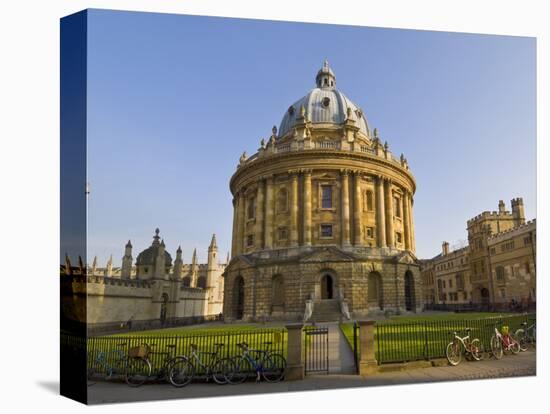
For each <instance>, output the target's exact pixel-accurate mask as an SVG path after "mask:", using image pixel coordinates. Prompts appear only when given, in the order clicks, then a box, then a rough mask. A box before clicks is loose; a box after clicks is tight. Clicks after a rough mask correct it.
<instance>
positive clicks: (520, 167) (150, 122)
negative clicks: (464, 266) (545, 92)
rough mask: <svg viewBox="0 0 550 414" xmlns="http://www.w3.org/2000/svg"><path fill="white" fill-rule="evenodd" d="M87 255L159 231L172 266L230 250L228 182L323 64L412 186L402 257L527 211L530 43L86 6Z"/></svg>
mask: <svg viewBox="0 0 550 414" xmlns="http://www.w3.org/2000/svg"><path fill="white" fill-rule="evenodd" d="M88 35H89V38H88V154H87V155H88V180H89V181H90V182H91V189H92V193H91V196H90V198H89V213H88V231H89V242H88V252H89V257H93V256H94V255H97V256H98V257H99V261H100V263H101V264H103V263H104V262H105V261H106V260H107V258H108V257H109V255H110V254H111V253H112V254H113V258H114V261H115V264H118V263H120V258H121V257H122V255H123V253H124V244H125V243H126V241H127V240H128V239H131V240H132V243H133V245H134V257H135V256H136V255H137V253H138V252H139V251H141V250H143V249H144V248H146V247H147V246H149V244H150V242H151V239H152V236H153V233H154V229H155V228H156V227H159V228H160V230H161V236H163V237H164V239H165V242H166V244H167V249H168V250H169V251H170V253H171V254H172V255H173V256H175V250H176V248H177V246H178V245H181V246H182V249H183V254H184V261H190V258H191V253H192V249H193V248H194V247H197V249H198V253H199V259H201V260H205V258H206V248H207V246H208V244H209V242H210V238H211V236H212V233H216V235H217V241H218V246H219V247H220V250H221V256H222V257H225V254H226V253H227V251H228V250H229V248H230V244H231V242H230V240H231V226H232V205H231V194H230V191H229V187H228V183H229V178H230V176H231V175H232V174H233V172H234V171H235V166H236V164H237V162H238V158H239V156H240V154H241V153H242V152H243V151H244V150H246V151H247V153H248V154H251V153H253V152H255V151H256V149H257V148H258V146H259V141H260V139H261V138H267V137H268V136H269V134H270V131H271V128H272V126H273V125H277V126H279V123H280V121H281V118H282V116H283V114H284V112H285V111H286V109H287V108H288V107H289V105H290V104H292V103H293V102H294V101H295V100H297V99H298V98H300V97H301V96H303V95H305V94H306V93H307V92H308V91H309V90H310V89H311V88H313V87H314V80H315V74H316V73H317V70H318V69H319V68H320V67H321V65H322V62H323V60H324V59H325V58H326V59H328V61H329V63H330V65H331V67H332V68H333V70H334V72H335V74H336V79H337V87H338V89H340V90H341V91H342V92H344V93H345V94H346V95H347V96H348V97H349V98H350V99H351V100H352V101H354V102H355V103H356V104H357V105H359V106H360V107H361V108H362V109H363V110H364V111H365V114H366V117H367V119H368V120H369V123H370V125H371V127H376V128H378V130H379V132H380V135H381V137H382V139H383V140H387V141H388V143H389V145H390V150H392V151H393V152H394V154H395V155H397V156H399V154H401V153H404V154H405V156H406V157H407V159H408V161H409V165H410V167H411V170H412V172H413V174H414V175H415V177H416V180H417V192H416V195H415V205H414V212H415V217H414V219H415V225H416V227H415V228H416V230H415V231H416V239H417V256H418V257H420V258H428V257H432V256H434V255H435V254H437V253H438V252H439V250H440V248H441V242H442V241H443V240H447V241H449V242H450V243H451V245H452V244H454V243H456V242H458V241H459V240H464V239H466V238H467V235H466V220H467V219H468V218H470V217H472V216H474V215H477V214H478V213H480V212H482V211H484V210H496V209H497V205H498V200H499V199H503V200H504V201H505V202H506V205H507V207H508V209H509V208H510V199H511V198H514V197H517V196H521V197H523V199H524V202H525V210H526V215H527V217H528V218H533V217H535V216H536V130H535V125H536V123H535V122H536V118H535V108H536V107H535V104H536V94H535V93H536V92H535V91H536V84H535V79H536V77H535V56H536V55H535V50H536V44H535V40H534V39H533V38H524V37H523V38H522V37H511V36H491V35H472V34H459V33H445V32H429V31H415V30H398V29H379V28H367V27H351V26H339V25H320V24H304V23H286V22H271V21H259V20H244V19H243V20H240V19H224V18H210V17H197V16H183V15H169V14H148V13H133V12H114V11H102V10H91V11H90V13H89V21H88Z"/></svg>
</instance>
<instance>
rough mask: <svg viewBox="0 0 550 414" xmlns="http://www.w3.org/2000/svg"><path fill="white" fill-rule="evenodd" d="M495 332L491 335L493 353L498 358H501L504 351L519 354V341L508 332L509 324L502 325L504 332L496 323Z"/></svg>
mask: <svg viewBox="0 0 550 414" xmlns="http://www.w3.org/2000/svg"><path fill="white" fill-rule="evenodd" d="M494 329H495V333H494V334H493V336H491V353H492V354H493V356H494V357H495V358H496V359H501V358H502V355H503V353H504V352H506V353H507V352H508V351H510V352H512V353H513V354H518V353H519V351H520V345H519V342H518V341H516V340H515V339H514V338H513V337H512V335H510V334H509V333H508V326H503V327H502V332H500V331H499V330H498V328H497V324H495V325H494Z"/></svg>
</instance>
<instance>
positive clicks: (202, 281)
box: [197, 276, 206, 289]
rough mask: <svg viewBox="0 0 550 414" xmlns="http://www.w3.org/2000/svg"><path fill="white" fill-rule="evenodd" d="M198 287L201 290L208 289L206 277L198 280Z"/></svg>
mask: <svg viewBox="0 0 550 414" xmlns="http://www.w3.org/2000/svg"><path fill="white" fill-rule="evenodd" d="M197 287H199V288H201V289H206V277H205V276H201V277H199V279H198V280H197Z"/></svg>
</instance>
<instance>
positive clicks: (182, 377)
mask: <svg viewBox="0 0 550 414" xmlns="http://www.w3.org/2000/svg"><path fill="white" fill-rule="evenodd" d="M214 346H215V348H214V352H206V351H198V348H197V346H196V345H195V344H191V345H190V347H191V357H187V356H184V357H181V358H178V360H177V361H176V362H175V363H174V364H172V367H171V369H170V373H169V380H170V382H171V383H172V385H174V386H176V387H183V386H185V385H187V384H189V383H190V382H191V381H192V380H193V378H194V377H195V376H196V373H197V371H199V372H204V378H205V379H206V381H207V382H208V381H209V380H210V378H212V379H213V380H214V382H216V383H217V384H220V385H223V384H227V383H228V378H231V377H230V375H231V374H232V373H233V372H234V371H235V368H234V365H235V364H234V362H233V360H232V359H230V358H223V359H222V358H220V357H219V356H218V354H219V352H220V350H221V348H222V347H223V346H224V344H214ZM201 355H208V356H209V357H210V361H209V362H208V363H204V362H203V360H202V358H201ZM197 368H198V369H197Z"/></svg>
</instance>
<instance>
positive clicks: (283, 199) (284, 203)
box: [277, 188, 288, 213]
mask: <svg viewBox="0 0 550 414" xmlns="http://www.w3.org/2000/svg"><path fill="white" fill-rule="evenodd" d="M287 210H288V191H287V189H286V188H281V189H280V190H279V192H278V193H277V213H286V212H287Z"/></svg>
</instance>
